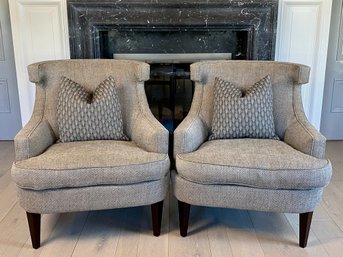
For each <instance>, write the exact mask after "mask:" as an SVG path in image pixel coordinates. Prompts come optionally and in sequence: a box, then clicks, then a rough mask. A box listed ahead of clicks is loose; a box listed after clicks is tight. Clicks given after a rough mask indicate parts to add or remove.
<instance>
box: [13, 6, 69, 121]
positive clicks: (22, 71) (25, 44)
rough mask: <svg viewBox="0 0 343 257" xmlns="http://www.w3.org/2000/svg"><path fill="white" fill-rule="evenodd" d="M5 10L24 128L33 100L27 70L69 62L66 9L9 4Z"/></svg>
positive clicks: (33, 93)
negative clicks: (47, 63) (50, 62)
mask: <svg viewBox="0 0 343 257" xmlns="http://www.w3.org/2000/svg"><path fill="white" fill-rule="evenodd" d="M9 7H10V13H11V23H12V35H13V46H14V53H15V60H16V69H17V78H18V91H19V99H20V107H21V117H22V124H23V126H24V125H25V124H26V123H27V122H28V121H29V119H30V117H31V114H32V110H33V105H34V99H35V88H34V86H33V85H32V83H30V82H29V78H28V74H27V66H28V65H29V64H31V63H34V62H39V61H46V60H56V59H69V58H70V53H69V36H68V18H67V5H66V0H10V1H9Z"/></svg>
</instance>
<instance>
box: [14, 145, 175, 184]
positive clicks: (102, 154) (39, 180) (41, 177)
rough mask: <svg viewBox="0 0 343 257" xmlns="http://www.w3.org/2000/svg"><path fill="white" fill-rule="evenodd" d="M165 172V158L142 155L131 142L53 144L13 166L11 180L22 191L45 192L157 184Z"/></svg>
mask: <svg viewBox="0 0 343 257" xmlns="http://www.w3.org/2000/svg"><path fill="white" fill-rule="evenodd" d="M168 168H169V158H168V156H167V155H165V154H160V153H153V152H147V151H144V150H143V149H141V148H139V147H138V146H137V145H136V144H135V143H134V142H132V141H115V140H94V141H83V142H69V143H58V144H54V145H52V146H51V147H50V148H48V149H47V150H46V151H45V152H44V153H42V154H40V155H39V156H36V157H33V158H30V159H27V160H23V161H17V162H15V163H14V165H13V169H12V177H13V179H14V181H15V182H16V183H17V185H18V186H19V187H21V188H26V189H34V190H44V189H57V188H72V187H74V188H76V187H84V186H95V185H125V184H133V183H140V182H144V181H152V180H158V179H162V178H163V177H164V176H165V175H166V174H167V171H168ZM28 178H29V179H28Z"/></svg>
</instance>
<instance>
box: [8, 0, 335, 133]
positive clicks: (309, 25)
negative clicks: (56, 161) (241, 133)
mask: <svg viewBox="0 0 343 257" xmlns="http://www.w3.org/2000/svg"><path fill="white" fill-rule="evenodd" d="M9 4H10V12H11V22H12V33H13V41H14V51H15V59H16V68H17V77H18V87H19V99H20V105H21V115H22V123H23V125H25V124H26V123H27V121H28V120H29V118H30V116H31V113H32V108H33V103H34V87H33V86H32V85H30V83H29V82H28V76H27V71H26V67H27V65H28V64H30V63H33V62H37V61H41V60H49V59H65V58H69V56H70V54H69V39H68V20H67V8H66V0H10V1H9ZM331 4H332V0H280V3H279V20H278V32H277V40H276V54H275V59H276V60H279V61H290V62H296V63H302V64H306V65H309V66H310V67H311V68H312V71H311V78H310V86H308V85H307V86H304V87H303V103H304V107H305V112H306V114H307V117H308V118H309V120H310V121H311V122H312V123H313V124H314V125H315V126H316V127H317V128H318V129H319V127H320V118H321V109H322V100H323V89H324V78H325V67H326V55H327V46H328V39H329V25H330V17H331Z"/></svg>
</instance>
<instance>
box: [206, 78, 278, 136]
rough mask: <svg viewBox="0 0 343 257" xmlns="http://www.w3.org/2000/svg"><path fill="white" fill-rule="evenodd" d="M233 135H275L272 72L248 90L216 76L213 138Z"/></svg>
mask: <svg viewBox="0 0 343 257" xmlns="http://www.w3.org/2000/svg"><path fill="white" fill-rule="evenodd" d="M230 138H275V139H277V138H278V137H277V136H276V135H275V127H274V117H273V91H272V85H271V83H270V78H269V76H266V77H264V78H262V79H261V80H260V81H258V82H256V83H255V84H254V85H252V86H251V87H249V88H248V89H247V90H246V91H245V92H243V91H242V90H240V89H239V88H238V87H237V86H236V85H234V84H232V83H231V82H229V81H226V80H223V79H221V78H218V77H216V78H215V81H214V110H213V119H212V134H211V135H210V137H209V140H214V139H230Z"/></svg>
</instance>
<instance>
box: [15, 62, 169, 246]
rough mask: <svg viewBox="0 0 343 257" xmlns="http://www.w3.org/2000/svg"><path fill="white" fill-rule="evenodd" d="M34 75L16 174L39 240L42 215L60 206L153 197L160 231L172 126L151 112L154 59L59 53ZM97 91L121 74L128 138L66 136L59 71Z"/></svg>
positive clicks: (97, 206) (126, 203)
mask: <svg viewBox="0 0 343 257" xmlns="http://www.w3.org/2000/svg"><path fill="white" fill-rule="evenodd" d="M28 71H29V77H30V81H32V82H34V83H36V100H35V106H34V111H33V115H32V117H31V120H30V121H29V122H28V124H27V125H26V126H25V127H24V128H23V129H22V130H21V131H20V132H19V133H18V135H17V136H16V138H15V152H16V160H15V162H14V164H13V167H12V177H13V180H14V181H15V183H16V184H17V186H18V198H19V203H20V205H21V206H22V207H23V208H24V209H25V210H26V212H27V218H28V223H29V228H30V233H31V239H32V245H33V247H34V248H38V247H39V246H40V218H41V214H44V213H62V212H75V211H87V210H101V209H112V208H122V207H132V206H142V205H151V210H152V219H153V233H154V235H155V236H158V235H159V234H160V227H161V215H162V207H163V199H164V198H165V196H166V192H167V189H168V184H169V165H170V161H169V157H168V154H167V153H168V136H169V134H168V131H167V130H166V129H165V128H164V127H163V126H162V125H161V124H160V123H159V122H158V121H157V120H156V119H155V118H154V117H153V115H152V114H151V112H150V110H149V106H148V103H147V100H146V96H145V91H144V81H145V80H147V79H149V65H148V64H146V63H142V62H136V61H118V60H61V61H47V62H40V63H35V64H32V65H30V66H29V67H28ZM62 76H66V77H67V78H69V79H71V80H73V81H75V82H77V83H79V84H80V85H83V86H84V87H85V88H86V89H87V90H89V91H94V89H95V87H96V86H97V85H99V83H100V82H102V81H104V80H105V79H106V78H108V77H109V76H112V77H113V78H114V80H115V83H116V86H117V89H118V95H119V99H120V103H121V109H122V116H123V117H122V119H123V128H124V133H125V134H126V135H127V136H128V137H129V138H130V139H131V140H130V141H114V140H94V141H78V142H67V143H61V142H59V141H58V139H59V135H60V134H59V128H58V123H57V117H56V116H57V102H58V92H59V84H60V81H61V77H62Z"/></svg>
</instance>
